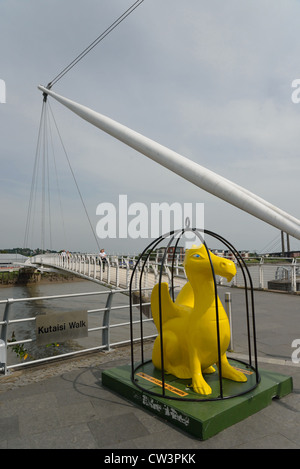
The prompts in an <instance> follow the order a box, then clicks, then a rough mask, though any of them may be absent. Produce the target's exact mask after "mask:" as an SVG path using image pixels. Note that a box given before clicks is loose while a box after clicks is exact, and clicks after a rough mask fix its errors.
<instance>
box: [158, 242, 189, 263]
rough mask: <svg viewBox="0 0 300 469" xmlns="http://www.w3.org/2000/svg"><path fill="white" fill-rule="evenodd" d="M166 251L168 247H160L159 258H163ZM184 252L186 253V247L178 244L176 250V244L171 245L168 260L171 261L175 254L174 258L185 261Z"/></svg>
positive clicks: (168, 250)
mask: <svg viewBox="0 0 300 469" xmlns="http://www.w3.org/2000/svg"><path fill="white" fill-rule="evenodd" d="M165 251H166V248H159V249H158V250H157V254H158V259H159V260H161V259H162V258H163V256H164V253H165ZM184 254H185V249H184V247H183V246H177V247H176V250H175V246H169V247H168V248H167V256H166V260H167V261H168V262H171V261H172V259H173V256H174V258H175V259H178V261H179V262H183V261H184Z"/></svg>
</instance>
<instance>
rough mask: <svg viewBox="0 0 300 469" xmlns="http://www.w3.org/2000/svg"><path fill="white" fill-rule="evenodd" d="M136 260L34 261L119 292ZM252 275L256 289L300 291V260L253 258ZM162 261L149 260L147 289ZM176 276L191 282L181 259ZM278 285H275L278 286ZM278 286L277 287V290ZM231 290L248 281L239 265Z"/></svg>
mask: <svg viewBox="0 0 300 469" xmlns="http://www.w3.org/2000/svg"><path fill="white" fill-rule="evenodd" d="M136 260H137V259H136V258H135V257H134V256H121V255H114V256H108V257H107V263H106V264H105V265H104V264H103V262H102V260H101V259H100V258H98V256H97V255H95V254H69V255H68V256H66V257H63V256H62V255H60V254H54V255H53V254H50V255H49V254H46V255H43V256H36V257H34V258H31V259H30V262H32V263H38V264H41V265H43V266H53V267H57V268H59V269H63V270H66V271H68V272H74V273H76V274H78V275H81V276H83V277H84V278H88V279H90V280H95V281H98V282H100V283H103V284H108V285H114V286H115V287H117V288H129V282H130V278H131V273H132V270H133V267H134V265H135V263H136ZM245 262H246V265H247V267H248V269H249V271H250V274H251V278H252V282H253V286H254V288H255V289H262V290H268V289H272V290H273V289H283V287H284V288H285V289H286V291H290V292H292V293H295V292H297V291H299V290H300V263H299V259H297V258H282V257H279V258H273V257H257V258H254V257H251V258H248V259H245ZM160 265H161V264H160V259H159V257H158V256H156V257H155V258H153V259H148V260H147V264H146V266H145V270H144V280H143V281H144V287H149V288H150V287H153V286H154V285H155V284H156V283H157V282H158V279H159V272H160ZM173 268H174V276H175V278H176V281H177V283H179V284H180V285H184V283H185V282H186V281H187V279H186V275H185V271H184V268H183V263H182V261H181V260H179V258H178V257H176V258H175V262H174V265H173ZM163 269H164V275H165V278H166V279H167V280H168V281H169V280H170V278H171V269H172V265H171V262H168V261H167V262H166V263H165V265H164V267H163ZM138 281H139V269H137V270H136V274H135V279H134V283H133V285H134V287H135V288H137V287H138ZM217 281H218V283H219V284H222V285H228V283H227V281H226V279H225V278H222V277H218V279H217ZM274 281H275V283H274ZM276 282H277V286H276ZM230 286H236V287H243V286H244V281H243V276H242V274H241V270H240V268H239V266H238V265H237V275H236V276H235V277H234V278H233V280H232V281H231V283H230Z"/></svg>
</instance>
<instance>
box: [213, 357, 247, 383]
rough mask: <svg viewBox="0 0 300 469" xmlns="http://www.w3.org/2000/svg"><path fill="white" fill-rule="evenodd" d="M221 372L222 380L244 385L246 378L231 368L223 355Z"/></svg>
mask: <svg viewBox="0 0 300 469" xmlns="http://www.w3.org/2000/svg"><path fill="white" fill-rule="evenodd" d="M218 367H219V366H218ZM219 370H220V368H219ZM221 372H222V377H223V378H227V379H231V380H232V381H238V382H240V383H245V382H246V381H247V378H246V376H245V375H244V373H242V372H241V371H238V370H236V369H235V368H233V366H231V365H230V363H229V362H228V360H227V357H226V354H225V353H224V355H222V357H221Z"/></svg>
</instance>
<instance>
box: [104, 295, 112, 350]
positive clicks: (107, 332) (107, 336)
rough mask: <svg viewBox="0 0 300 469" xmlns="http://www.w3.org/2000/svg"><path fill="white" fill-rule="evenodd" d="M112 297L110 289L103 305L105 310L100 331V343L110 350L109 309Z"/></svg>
mask: <svg viewBox="0 0 300 469" xmlns="http://www.w3.org/2000/svg"><path fill="white" fill-rule="evenodd" d="M112 299H113V292H112V291H111V292H110V293H109V294H108V297H107V300H106V305H105V312H104V315H103V323H102V326H103V327H105V329H103V331H102V345H106V350H108V351H110V310H111V303H112Z"/></svg>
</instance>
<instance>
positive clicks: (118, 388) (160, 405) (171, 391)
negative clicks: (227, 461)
mask: <svg viewBox="0 0 300 469" xmlns="http://www.w3.org/2000/svg"><path fill="white" fill-rule="evenodd" d="M234 366H237V367H239V368H242V369H244V371H245V372H246V373H247V378H248V381H247V383H234V382H233V381H229V380H226V379H223V380H222V393H223V397H224V398H225V399H222V400H219V399H218V398H219V396H220V382H219V377H218V373H217V372H216V373H213V374H211V375H206V376H205V379H206V381H207V382H208V384H209V385H210V386H211V388H212V394H211V396H209V400H207V397H202V396H200V395H199V394H197V393H195V392H194V391H193V389H192V388H191V387H190V384H191V383H190V381H189V380H180V379H178V378H176V377H175V376H173V375H165V378H164V379H165V396H164V397H163V396H161V395H159V396H158V395H153V394H151V393H155V394H161V393H162V377H161V373H160V372H159V371H158V370H156V369H155V368H154V366H153V365H152V363H151V362H148V363H146V364H144V365H142V366H140V367H138V368H137V370H136V372H135V374H134V381H135V383H136V384H134V383H133V382H132V380H131V366H121V367H116V368H111V369H109V370H106V371H103V372H102V383H103V385H104V386H107V387H108V388H110V389H111V390H112V391H114V392H116V393H118V394H119V395H121V396H123V397H124V398H126V399H128V400H130V401H131V402H134V403H135V404H138V405H140V406H141V407H143V408H145V409H147V410H148V411H150V412H153V413H154V414H156V415H159V416H160V417H162V418H163V419H165V420H167V421H168V422H170V423H171V424H172V425H174V426H176V427H179V428H180V429H181V430H183V431H185V432H187V433H189V434H191V435H193V436H196V437H197V438H199V439H201V440H206V439H208V438H210V437H212V436H213V435H216V434H217V433H219V432H220V431H222V430H224V429H225V428H228V427H230V426H231V425H234V424H235V423H237V422H240V421H241V420H244V419H245V418H247V417H249V416H250V415H253V414H255V413H256V412H258V411H260V410H261V409H263V408H265V407H267V406H268V405H269V404H271V402H272V399H273V398H274V397H277V398H281V397H283V396H285V395H286V394H289V393H290V392H292V389H293V382H292V378H291V377H289V376H285V375H281V374H279V373H273V372H270V371H264V370H259V375H260V382H259V383H258V385H257V386H256V374H255V373H252V372H251V368H248V367H247V366H246V365H244V364H241V363H240V362H238V363H236V362H235V363H234ZM255 386H256V387H255ZM253 387H254V389H253ZM248 389H249V391H248ZM241 392H245V394H242V395H238V396H236V397H230V396H234V395H237V394H240V393H241ZM178 397H180V400H176V399H174V398H178Z"/></svg>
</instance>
